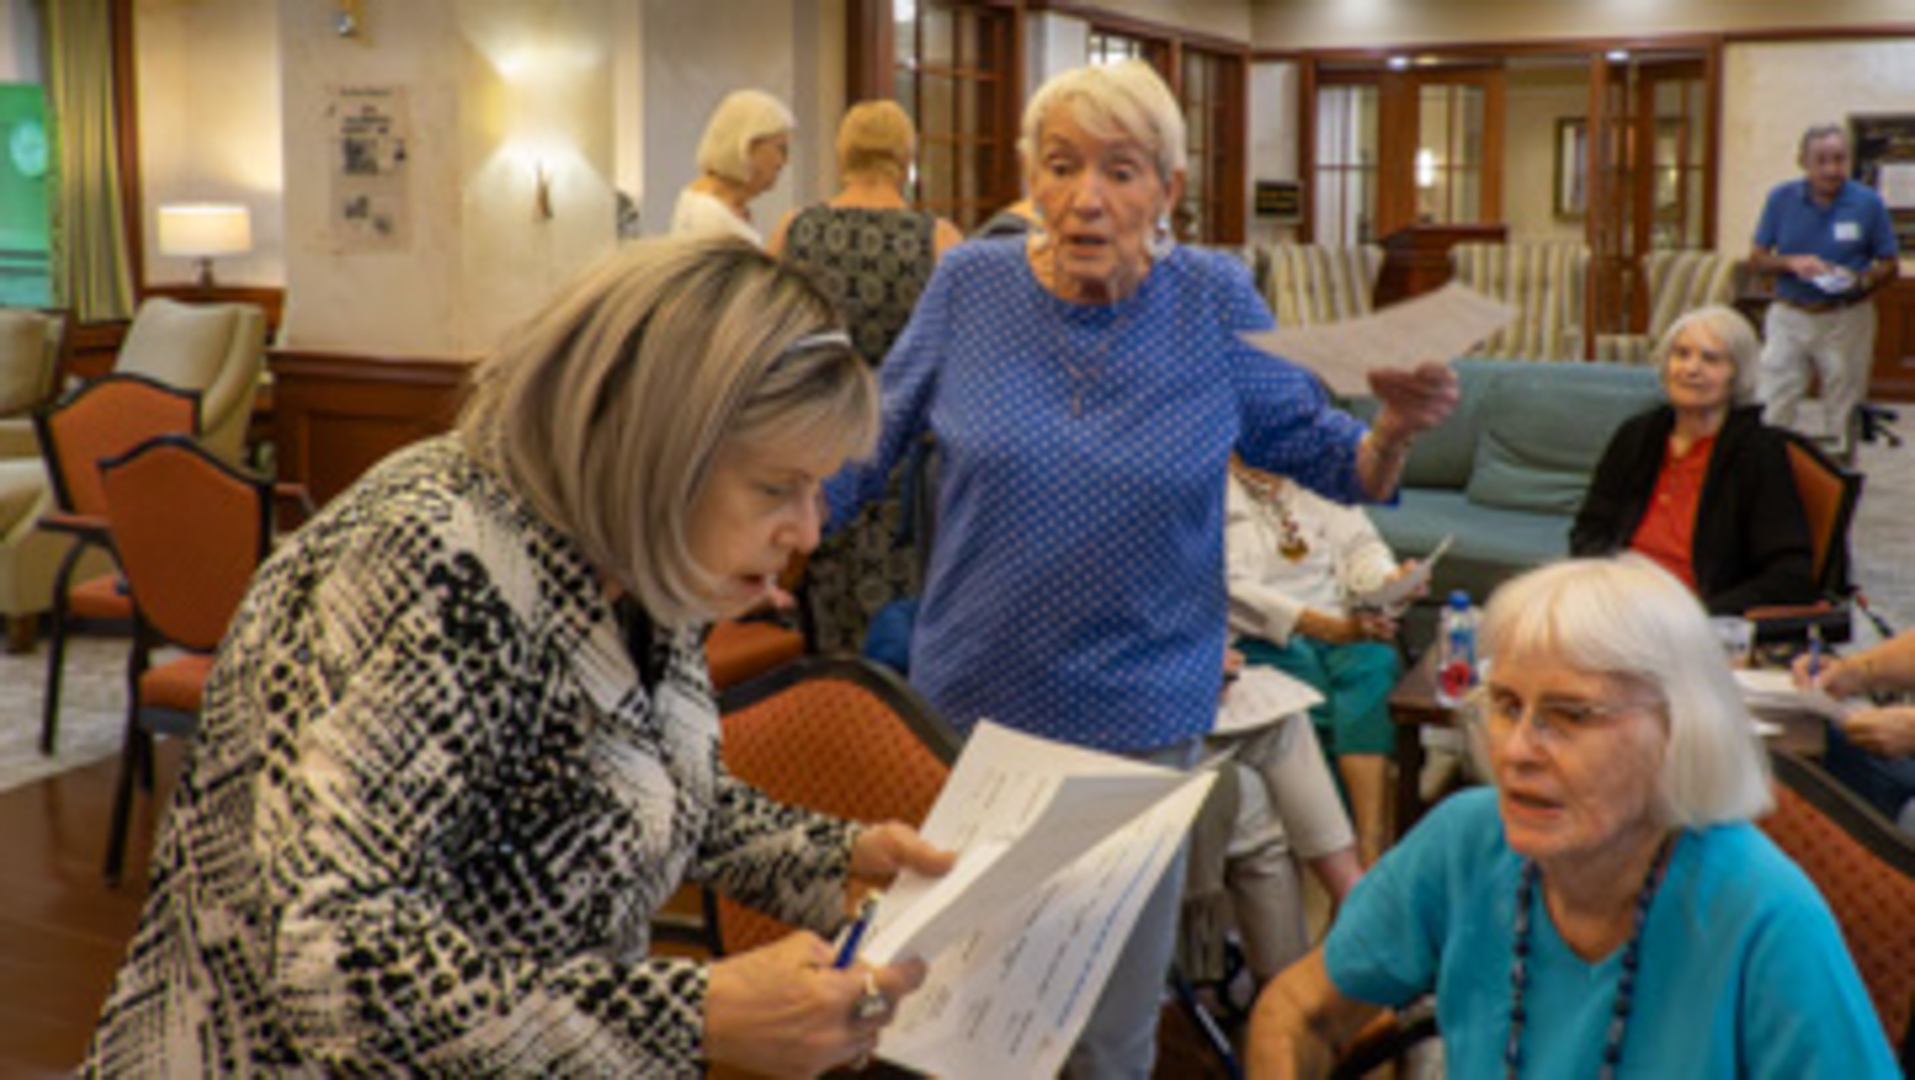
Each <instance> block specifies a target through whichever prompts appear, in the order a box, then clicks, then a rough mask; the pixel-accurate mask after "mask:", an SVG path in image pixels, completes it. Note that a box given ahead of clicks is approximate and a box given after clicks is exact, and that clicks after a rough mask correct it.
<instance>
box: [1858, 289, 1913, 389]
mask: <svg viewBox="0 0 1915 1080" xmlns="http://www.w3.org/2000/svg"><path fill="white" fill-rule="evenodd" d="M1875 313H1876V319H1877V322H1876V326H1875V366H1874V367H1873V368H1872V369H1871V370H1870V371H1869V380H1868V396H1869V397H1871V398H1874V399H1877V400H1887V401H1915V279H1911V278H1907V277H1903V278H1898V279H1897V280H1895V281H1893V282H1891V283H1889V285H1888V286H1887V287H1886V288H1884V289H1883V290H1882V291H1881V292H1880V293H1877V294H1876V297H1875Z"/></svg>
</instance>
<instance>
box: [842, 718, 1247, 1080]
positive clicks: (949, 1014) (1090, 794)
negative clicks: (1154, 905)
mask: <svg viewBox="0 0 1915 1080" xmlns="http://www.w3.org/2000/svg"><path fill="white" fill-rule="evenodd" d="M1214 779H1215V774H1214V773H1211V772H1208V771H1195V772H1190V773H1185V772H1182V771H1179V770H1176V769H1165V768H1159V767H1156V766H1151V765H1143V764H1139V763H1137V762H1133V761H1126V760H1124V759H1122V758H1116V757H1111V756H1109V755H1107V754H1100V753H1096V752H1094V751H1090V750H1081V749H1078V748H1076V747H1070V746H1063V745H1060V744H1058V743H1053V742H1049V741H1047V740H1044V739H1039V738H1035V737H1033V736H1029V735H1023V734H1020V733H1018V732H1015V731H1011V730H1009V729H1007V728H1003V727H1000V726H998V725H995V724H992V723H990V722H989V721H984V722H980V723H979V724H978V726H977V728H976V729H975V730H974V731H973V732H972V733H971V737H970V740H969V741H968V742H967V743H966V744H965V747H964V753H963V755H962V756H960V757H959V758H958V763H957V766H956V768H954V769H953V770H952V772H951V776H950V779H949V780H947V781H946V783H945V786H944V791H943V793H942V794H941V795H939V797H938V802H937V805H936V806H934V807H932V809H931V814H930V816H929V817H928V818H927V819H926V820H925V822H924V828H923V830H922V831H923V833H924V836H925V837H926V838H927V839H929V840H931V841H932V842H933V843H936V844H938V845H940V846H943V847H947V848H951V849H954V850H956V851H957V852H959V856H958V865H957V867H956V869H954V870H953V871H952V872H951V873H950V874H949V875H947V876H946V877H944V878H943V879H926V878H921V877H915V876H911V875H905V876H902V877H900V878H899V880H898V881H897V882H896V883H894V884H893V886H892V888H891V889H890V890H889V891H888V892H887V893H886V894H885V898H884V902H883V903H882V904H881V905H880V906H879V909H878V913H877V918H876V920H875V922H874V924H873V926H872V929H871V932H870V937H869V939H868V944H867V945H866V947H865V951H864V957H865V959H867V960H869V961H870V962H872V963H874V964H876V963H885V962H888V961H891V960H896V959H902V958H905V957H911V956H920V957H923V958H924V959H925V960H927V961H928V962H929V963H930V973H929V975H928V976H927V978H926V980H925V983H924V985H923V986H922V987H920V988H919V990H918V991H917V993H914V994H912V995H911V996H910V997H907V998H906V999H904V1002H903V1003H902V1004H901V1005H900V1006H899V1008H898V1014H897V1017H896V1019H895V1020H894V1021H893V1022H892V1024H891V1026H890V1027H889V1028H887V1029H886V1030H885V1033H884V1039H883V1042H881V1043H880V1044H879V1047H878V1053H879V1055H880V1056H882V1057H884V1058H886V1059H888V1060H890V1061H893V1062H896V1063H898V1064H900V1065H905V1066H908V1067H910V1068H914V1069H918V1070H921V1071H923V1072H927V1073H931V1074H934V1075H937V1076H940V1077H945V1078H947V1080H963V1078H966V1077H980V1078H988V1080H1003V1078H1004V1077H1007V1076H1050V1075H1054V1074H1055V1073H1056V1072H1057V1069H1058V1067H1059V1066H1060V1065H1061V1064H1062V1063H1063V1060H1064V1056H1065V1054H1066V1053H1068V1052H1069V1050H1070V1048H1071V1044H1072V1043H1073V1042H1075V1041H1076V1039H1077V1034H1078V1032H1079V1031H1081V1030H1082V1029H1083V1026H1084V1022H1085V1021H1086V1020H1088V1019H1089V1018H1090V1009H1091V1006H1092V1005H1093V1004H1095V1003H1096V1001H1097V996H1098V994H1099V992H1100V991H1102V989H1103V986H1104V981H1105V980H1106V979H1108V978H1109V977H1110V972H1111V968H1112V966H1113V965H1114V964H1115V963H1116V960H1117V954H1118V953H1119V952H1120V951H1122V949H1123V947H1124V942H1125V941H1126V940H1127V939H1128V938H1129V936H1130V930H1131V927H1132V926H1133V925H1134V924H1135V923H1136V921H1137V916H1138V914H1139V913H1140V912H1141V911H1142V910H1143V904H1144V901H1145V899H1147V898H1148V897H1149V896H1150V893H1151V891H1152V890H1153V889H1154V888H1155V887H1156V885H1157V882H1158V880H1159V879H1161V878H1162V877H1163V874H1164V871H1165V869H1166V868H1167V867H1168V866H1169V864H1170V860H1171V857H1172V856H1173V855H1175V854H1176V852H1177V848H1178V846H1179V845H1180V844H1181V843H1182V842H1183V838H1184V835H1185V834H1186V833H1187V832H1189V830H1190V822H1191V819H1192V818H1194V817H1195V816H1196V813H1197V808H1198V807H1199V806H1201V805H1202V803H1203V800H1204V796H1205V795H1206V794H1207V793H1208V792H1209V790H1210V785H1211V783H1212V781H1213V780H1214Z"/></svg>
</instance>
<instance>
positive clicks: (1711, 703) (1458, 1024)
mask: <svg viewBox="0 0 1915 1080" xmlns="http://www.w3.org/2000/svg"><path fill="white" fill-rule="evenodd" d="M1482 643H1483V645H1484V647H1485V650H1486V652H1487V653H1488V655H1489V656H1490V657H1491V660H1490V662H1489V666H1488V670H1487V673H1486V675H1485V678H1484V684H1483V686H1482V688H1481V689H1480V690H1479V691H1477V694H1476V700H1475V701H1474V702H1473V708H1472V717H1471V728H1472V732H1473V734H1474V737H1475V738H1476V740H1477V747H1478V750H1479V752H1480V753H1481V754H1483V755H1484V756H1485V757H1486V758H1487V761H1488V771H1489V774H1490V776H1491V777H1492V779H1493V781H1494V785H1493V786H1492V787H1490V788H1486V789H1480V790H1474V791H1468V792H1464V793H1462V794H1459V795H1456V796H1453V797H1451V798H1449V799H1447V800H1445V801H1444V802H1443V803H1442V804H1441V805H1439V806H1438V807H1437V808H1436V810H1435V811H1434V812H1432V813H1431V815H1430V816H1429V817H1427V818H1426V819H1424V821H1423V822H1422V823H1420V824H1418V825H1417V827H1416V828H1415V829H1414V830H1412V831H1411V832H1410V834H1409V835H1408V836H1407V837H1406V838H1404V840H1403V842H1402V843H1401V844H1399V845H1398V846H1397V847H1396V848H1395V849H1394V850H1392V851H1391V852H1390V853H1389V854H1388V855H1386V856H1384V857H1383V859H1382V861H1380V862H1379V863H1378V864H1377V865H1376V867H1375V868H1373V869H1372V870H1371V871H1370V873H1369V874H1368V875H1366V876H1365V877H1364V879H1363V880H1362V881H1361V882H1359V883H1358V885H1357V887H1356V889H1355V890H1353V891H1352V892H1351V894H1350V897H1349V899H1348V901H1347V902H1346V903H1345V906H1344V907H1343V910H1342V911H1341V912H1339V913H1338V915H1337V920H1336V923H1335V924H1334V925H1333V926H1332V927H1331V929H1330V934H1329V936H1328V937H1327V938H1326V939H1325V941H1324V943H1323V944H1322V945H1321V946H1320V947H1318V948H1317V949H1316V950H1315V951H1314V952H1312V953H1311V954H1310V955H1309V956H1307V957H1305V958H1304V959H1303V960H1301V961H1299V962H1298V963H1297V964H1295V965H1293V966H1292V967H1291V968H1290V969H1289V970H1288V971H1286V972H1284V974H1283V975H1282V976H1281V977H1280V978H1279V979H1278V980H1277V981H1276V982H1274V983H1272V984H1271V986H1270V988H1269V989H1268V990H1266V991H1265V992H1264V994H1263V996H1262V997H1261V998H1259V999H1258V1001H1257V1006H1256V1011H1255V1013H1254V1015H1253V1017H1252V1021H1251V1031H1250V1054H1251V1058H1250V1067H1251V1075H1252V1076H1255V1077H1288V1076H1323V1075H1327V1074H1328V1072H1329V1067H1330V1064H1331V1063H1332V1062H1333V1060H1334V1058H1335V1055H1336V1053H1337V1052H1338V1051H1339V1049H1340V1048H1341V1046H1342V1045H1343V1044H1345V1043H1346V1042H1347V1041H1348V1040H1349V1039H1350V1037H1351V1036H1353V1035H1354V1034H1355V1033H1356V1032H1357V1031H1358V1029H1359V1028H1360V1027H1361V1026H1362V1025H1363V1024H1364V1023H1366V1022H1367V1021H1368V1020H1369V1019H1370V1018H1371V1016H1373V1015H1374V1014H1375V1013H1376V1011H1377V1010H1378V1008H1379V1007H1385V1006H1387V1007H1397V1006H1401V1005H1404V1004H1406V1003H1408V1002H1409V1001H1410V1000H1411V999H1413V998H1415V997H1417V996H1419V995H1421V994H1425V993H1430V992H1432V991H1433V992H1434V993H1435V995H1436V1013H1437V1026H1438V1028H1439V1030H1440V1031H1441V1032H1442V1034H1443V1041H1444V1061H1445V1064H1446V1067H1447V1068H1448V1070H1449V1072H1450V1075H1452V1076H1498V1075H1500V1076H1509V1077H1516V1076H1589V1075H1592V1074H1596V1075H1601V1076H1605V1077H1607V1076H1620V1075H1633V1076H1650V1075H1653V1076H1722V1077H1744V1076H1747V1077H1755V1076H1776V1077H1782V1076H1892V1075H1894V1072H1895V1065H1894V1062H1893V1060H1892V1059H1891V1056H1890V1052H1889V1047H1888V1042H1887V1040H1886V1038H1885V1037H1884V1034H1883V1031H1882V1026H1881V1024H1880V1023H1879V1022H1878V1020H1877V1019H1876V1013H1875V1009H1874V1007H1873V1006H1872V1005H1871V1004H1870V1001H1869V997H1868V994H1867V991H1866V990H1865V989H1864V988H1863V986H1862V981H1861V977H1860V976H1859V975H1858V974H1857V973H1856V970H1855V964H1854V961H1853V960H1852V959H1851V958H1850V956H1849V954H1848V949H1847V947H1846V946H1845V945H1844V944H1843V941H1842V935H1841V931H1840V930H1839V929H1838V928H1837V926H1836V924H1835V919H1834V917H1833V916H1832V915H1830V914H1829V910H1828V907H1827V905H1826V904H1825V903H1824V902H1823V900H1822V897H1821V894H1820V893H1818V892H1817V891H1816V888H1815V885H1814V884H1813V883H1812V882H1810V881H1809V879H1808V877H1807V876H1806V875H1804V874H1803V873H1802V871H1801V870H1800V869H1798V868H1797V867H1796V866H1795V864H1794V863H1792V862H1790V861H1789V859H1788V857H1787V856H1785V855H1783V854H1782V853H1781V851H1780V850H1778V849H1777V848H1776V847H1775V845H1774V844H1773V843H1771V842H1770V841H1769V839H1768V838H1767V837H1766V836H1765V835H1764V834H1763V833H1762V831H1761V830H1760V829H1758V828H1756V826H1755V825H1753V824H1752V823H1751V819H1753V818H1755V817H1758V816H1760V815H1762V814H1764V813H1766V812H1767V811H1768V810H1769V809H1770V806H1771V798H1772V797H1771V794H1770V788H1769V771H1768V767H1767V760H1768V759H1767V757H1766V755H1765V753H1764V750H1763V748H1762V746H1761V744H1760V742H1759V740H1758V739H1757V737H1756V736H1755V734H1754V732H1753V729H1752V726H1751V724H1750V721H1749V718H1748V714H1747V711H1746V710H1745V708H1744V707H1743V704H1742V700H1741V696H1740V694H1739V693H1738V692H1737V689H1736V685H1735V681H1734V679H1733V678H1732V677H1731V675H1730V672H1729V668H1728V662H1727V660H1726V659H1725V658H1724V656H1723V653H1722V648H1721V646H1720V645H1719V644H1718V643H1717V640H1716V637H1715V635H1714V634H1713V633H1712V632H1711V631H1710V628H1709V624H1708V620H1707V618H1706V617H1705V616H1704V613H1703V610H1702V608H1701V607H1700V606H1699V605H1698V604H1697V603H1696V600H1695V598H1694V596H1693V595H1691V594H1690V593H1689V592H1688V590H1687V589H1685V588H1684V587H1683V586H1682V583H1681V582H1679V581H1677V580H1676V579H1675V578H1673V577H1671V576H1670V575H1669V574H1667V573H1666V572H1664V571H1663V570H1661V569H1660V568H1658V567H1656V566H1655V565H1654V564H1653V563H1651V562H1649V561H1648V560H1646V559H1642V558H1640V557H1637V556H1625V557H1623V558H1620V559H1579V560H1570V561H1566V562H1562V563H1557V564H1555V565H1552V566H1546V567H1543V568H1542V569H1539V570H1534V571H1531V572H1530V573H1528V574H1525V575H1523V576H1522V577H1519V578H1516V579H1515V580H1513V581H1510V582H1509V583H1508V584H1506V585H1504V586H1502V588H1500V589H1498V590H1497V592H1496V594H1495V596H1494V597H1493V598H1492V599H1491V600H1490V604H1489V609H1488V611H1487V612H1486V613H1485V616H1484V619H1483V626H1482Z"/></svg>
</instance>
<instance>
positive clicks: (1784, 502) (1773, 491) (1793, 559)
mask: <svg viewBox="0 0 1915 1080" xmlns="http://www.w3.org/2000/svg"><path fill="white" fill-rule="evenodd" d="M1761 350H1762V344H1761V342H1759V341H1757V340H1756V337H1755V329H1754V328H1753V327H1751V326H1750V325H1749V320H1747V319H1745V318H1743V317H1742V314H1741V313H1740V312H1738V311H1736V310H1735V309H1734V308H1727V307H1721V306H1713V307H1704V308H1697V309H1696V310H1694V311H1691V312H1689V313H1688V314H1686V315H1684V316H1682V317H1681V318H1679V319H1677V320H1676V321H1675V323H1674V324H1673V325H1671V326H1670V327H1669V330H1668V332H1667V333H1665V334H1664V335H1663V336H1662V340H1661V341H1659V342H1657V344H1656V353H1655V362H1656V366H1657V367H1658V368H1659V369H1661V372H1662V389H1663V394H1664V395H1665V396H1666V397H1667V398H1668V403H1667V404H1665V405H1659V406H1657V407H1656V408H1653V409H1651V410H1649V411H1648V412H1646V413H1643V414H1642V415H1640V416H1636V417H1633V418H1632V419H1630V420H1628V421H1627V422H1625V423H1624V424H1623V425H1622V426H1621V427H1619V428H1617V429H1616V434H1615V436H1614V437H1613V438H1611V439H1610V440H1609V446H1608V447H1607V448H1606V449H1604V450H1603V455H1602V460H1601V461H1600V462H1598V463H1597V465H1596V472H1595V474H1594V475H1593V476H1591V477H1590V480H1589V494H1588V495H1587V496H1585V497H1584V499H1583V505H1582V509H1581V510H1579V511H1578V512H1577V514H1576V523H1575V524H1574V525H1573V526H1571V528H1570V532H1569V550H1570V553H1571V554H1572V555H1611V554H1615V553H1616V552H1619V551H1639V552H1641V553H1642V554H1644V555H1647V556H1648V557H1650V558H1651V559H1654V560H1655V561H1656V562H1657V563H1659V564H1660V565H1661V566H1662V568H1663V569H1665V570H1667V571H1669V572H1670V573H1672V574H1674V575H1675V576H1676V577H1678V578H1681V579H1682V581H1683V582H1684V583H1685V584H1687V585H1688V586H1689V587H1690V588H1691V589H1693V590H1694V591H1695V593H1696V595H1697V596H1700V597H1701V598H1702V602H1703V604H1704V605H1705V606H1707V607H1708V609H1709V610H1710V611H1712V612H1715V613H1717V614H1722V615H1740V614H1741V613H1742V612H1744V611H1746V610H1748V609H1749V608H1752V607H1760V606H1762V605H1764V604H1800V603H1806V602H1808V601H1811V600H1813V599H1815V583H1814V581H1813V579H1812V578H1811V576H1810V574H1811V568H1812V567H1813V565H1814V557H1813V548H1812V546H1811V543H1810V539H1809V525H1808V518H1807V517H1806V516H1805V515H1804V514H1803V511H1802V499H1801V496H1800V495H1799V494H1797V492H1796V489H1795V474H1794V473H1793V472H1791V471H1790V469H1789V458H1788V443H1787V440H1786V437H1785V436H1784V435H1783V434H1782V432H1781V431H1779V430H1777V429H1775V428H1770V427H1765V426H1764V425H1763V423H1762V408H1761V406H1759V405H1754V404H1751V403H1750V402H1751V401H1752V400H1753V398H1754V396H1755V366H1756V360H1757V357H1758V355H1759V354H1760V353H1761Z"/></svg>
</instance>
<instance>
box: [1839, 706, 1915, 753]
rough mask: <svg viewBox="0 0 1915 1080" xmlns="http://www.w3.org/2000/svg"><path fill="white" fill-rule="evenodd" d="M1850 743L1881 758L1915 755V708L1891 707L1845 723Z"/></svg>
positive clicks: (1865, 711)
mask: <svg viewBox="0 0 1915 1080" xmlns="http://www.w3.org/2000/svg"><path fill="white" fill-rule="evenodd" d="M1842 734H1844V735H1847V736H1848V738H1849V741H1850V742H1852V743H1854V744H1855V745H1857V746H1859V747H1861V748H1862V749H1864V750H1867V751H1868V752H1869V753H1871V754H1879V755H1881V756H1882V757H1906V756H1908V755H1910V754H1915V707H1910V706H1907V705H1890V706H1888V707H1886V708H1880V709H1863V710H1861V711H1860V712H1857V713H1855V714H1854V715H1852V716H1850V717H1849V718H1848V719H1847V720H1846V721H1844V722H1843V723H1842Z"/></svg>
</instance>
